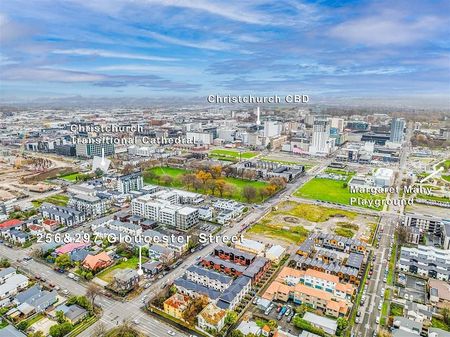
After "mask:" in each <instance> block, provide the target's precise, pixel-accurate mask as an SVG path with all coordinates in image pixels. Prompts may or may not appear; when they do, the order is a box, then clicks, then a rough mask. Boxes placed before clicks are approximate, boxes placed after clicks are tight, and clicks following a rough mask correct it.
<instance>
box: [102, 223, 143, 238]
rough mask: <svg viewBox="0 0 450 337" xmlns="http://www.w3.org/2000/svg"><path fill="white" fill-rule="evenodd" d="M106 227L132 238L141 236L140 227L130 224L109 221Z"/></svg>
mask: <svg viewBox="0 0 450 337" xmlns="http://www.w3.org/2000/svg"><path fill="white" fill-rule="evenodd" d="M107 227H109V228H110V229H113V230H116V231H119V232H122V233H125V234H129V235H132V236H139V235H141V234H142V228H141V226H139V225H135V224H133V223H130V222H122V221H117V220H111V221H110V222H109V223H108V224H107Z"/></svg>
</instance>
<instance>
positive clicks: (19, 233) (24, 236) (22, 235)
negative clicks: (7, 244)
mask: <svg viewBox="0 0 450 337" xmlns="http://www.w3.org/2000/svg"><path fill="white" fill-rule="evenodd" d="M9 233H10V234H11V235H14V236H16V237H18V238H21V239H28V238H29V237H30V234H29V233H25V232H22V231H18V230H16V229H11V230H10V231H9Z"/></svg>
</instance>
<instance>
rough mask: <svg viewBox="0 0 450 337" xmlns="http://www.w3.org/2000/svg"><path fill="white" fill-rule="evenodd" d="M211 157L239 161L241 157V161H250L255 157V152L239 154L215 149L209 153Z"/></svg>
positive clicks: (233, 151) (234, 151)
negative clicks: (229, 158) (230, 158)
mask: <svg viewBox="0 0 450 337" xmlns="http://www.w3.org/2000/svg"><path fill="white" fill-rule="evenodd" d="M209 154H210V155H212V156H219V157H233V158H236V159H239V157H241V158H242V159H250V158H253V157H255V156H256V155H257V153H256V152H252V151H247V152H239V151H236V150H221V149H216V150H212V151H210V152H209Z"/></svg>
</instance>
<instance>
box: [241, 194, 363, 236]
mask: <svg viewBox="0 0 450 337" xmlns="http://www.w3.org/2000/svg"><path fill="white" fill-rule="evenodd" d="M334 216H342V217H348V218H349V219H354V218H355V217H356V216H357V214H356V213H354V212H349V211H343V210H339V209H330V208H326V207H322V206H316V205H307V204H299V203H296V202H293V201H285V202H282V203H280V204H279V205H278V209H277V210H274V211H272V212H270V213H269V214H267V215H266V216H265V217H264V218H263V219H261V220H260V221H259V222H258V223H256V224H255V225H253V226H252V227H251V228H250V229H249V230H248V233H249V234H261V235H263V236H265V237H268V238H273V239H280V240H283V241H287V242H290V243H295V244H299V243H301V242H303V241H304V240H305V239H306V237H307V236H308V230H307V229H305V228H304V227H303V226H302V225H298V224H297V225H295V224H293V223H289V222H286V221H283V218H285V217H291V218H293V220H295V218H301V219H305V220H307V221H311V222H324V221H327V220H328V219H330V218H331V217H334Z"/></svg>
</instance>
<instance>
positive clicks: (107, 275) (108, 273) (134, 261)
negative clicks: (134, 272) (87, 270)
mask: <svg viewBox="0 0 450 337" xmlns="http://www.w3.org/2000/svg"><path fill="white" fill-rule="evenodd" d="M147 260H148V258H145V257H142V263H145V262H147ZM138 264H139V258H138V257H137V256H133V257H131V258H129V259H127V260H126V261H120V262H118V263H116V264H115V265H113V266H112V267H110V268H108V269H105V270H104V271H102V272H101V273H99V274H97V275H96V277H98V278H99V279H101V280H103V281H105V282H108V283H110V282H111V281H112V280H113V276H114V274H115V270H117V269H126V268H131V269H137V267H138Z"/></svg>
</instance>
